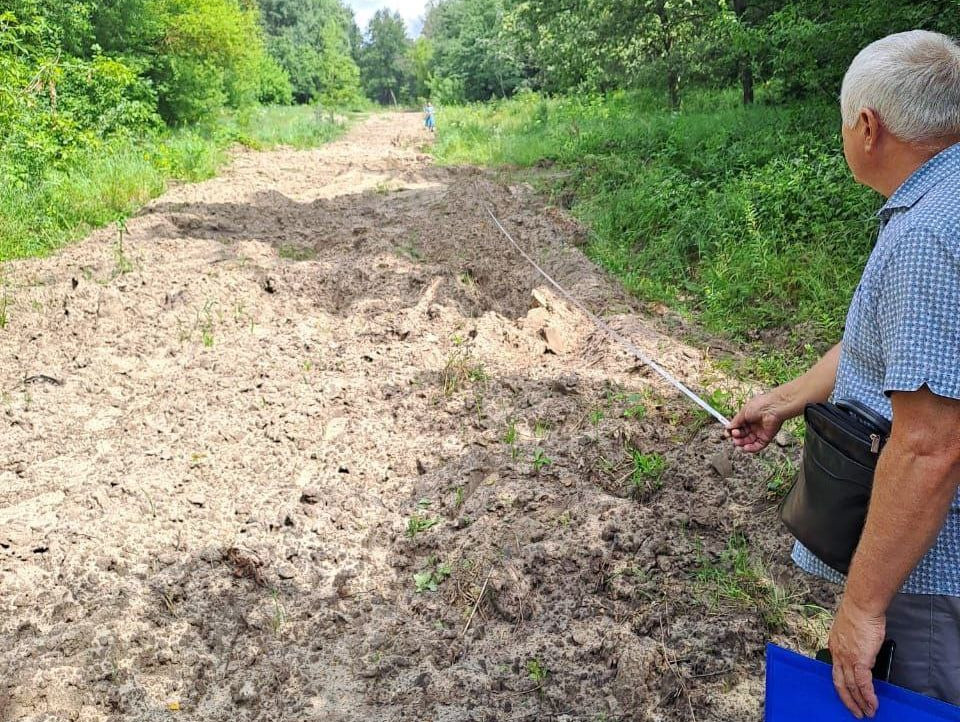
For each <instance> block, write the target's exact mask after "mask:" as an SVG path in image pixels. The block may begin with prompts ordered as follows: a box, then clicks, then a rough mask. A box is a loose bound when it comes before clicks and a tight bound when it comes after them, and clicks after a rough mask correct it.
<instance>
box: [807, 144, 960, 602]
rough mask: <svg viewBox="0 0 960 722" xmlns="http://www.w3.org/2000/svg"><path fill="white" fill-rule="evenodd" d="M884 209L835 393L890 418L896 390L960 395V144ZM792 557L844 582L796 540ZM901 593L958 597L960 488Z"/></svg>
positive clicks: (854, 303) (849, 315)
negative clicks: (892, 399) (926, 390)
mask: <svg viewBox="0 0 960 722" xmlns="http://www.w3.org/2000/svg"><path fill="white" fill-rule="evenodd" d="M878 215H879V217H880V221H881V224H882V225H881V229H880V233H879V236H878V238H877V244H876V246H875V247H874V249H873V252H872V253H871V255H870V258H869V260H868V261H867V265H866V267H865V268H864V271H863V276H862V277H861V279H860V284H859V286H858V287H857V290H856V292H855V293H854V296H853V300H852V301H851V303H850V309H849V311H848V313H847V322H846V327H845V329H844V334H843V343H842V347H841V354H840V363H839V366H838V368H837V381H836V386H835V387H834V394H833V398H834V400H838V399H854V400H857V401H860V402H861V403H864V404H866V405H867V406H869V407H870V408H872V409H874V410H875V411H877V412H879V413H881V414H883V415H884V416H886V417H887V418H888V419H892V418H893V410H892V406H891V403H890V397H889V396H890V394H891V393H892V392H894V391H916V390H917V389H920V388H922V387H923V386H924V385H926V386H927V387H929V389H930V390H931V391H932V392H933V393H935V394H938V395H940V396H946V397H950V398H955V399H960V144H957V145H954V146H951V147H950V148H947V149H946V150H944V151H942V152H941V153H939V154H938V155H936V156H934V157H933V158H932V159H930V160H929V161H927V163H925V164H924V165H923V166H921V167H920V168H919V169H918V170H917V171H916V172H915V173H914V174H913V175H912V176H910V178H908V179H907V180H906V181H905V182H904V183H903V185H901V186H900V187H899V188H898V189H897V191H896V192H895V193H894V194H893V195H892V196H890V198H889V200H888V201H887V203H886V204H885V205H884V206H883V208H882V209H881V210H880V212H879V213H878ZM793 560H794V561H795V562H796V563H797V564H798V565H799V566H800V567H801V568H802V569H804V570H806V571H808V572H810V573H811V574H815V575H817V576H820V577H823V578H825V579H828V580H830V581H833V582H837V583H842V582H843V576H842V575H840V574H839V573H837V572H836V571H834V570H833V569H831V568H830V567H828V566H827V565H826V564H824V563H823V562H821V561H820V560H819V559H818V558H817V557H816V556H814V555H813V553H812V552H810V550H808V549H807V548H806V547H804V546H803V545H802V544H800V543H799V542H798V543H797V544H796V546H795V547H794V550H793ZM901 592H904V593H907V594H945V595H949V596H960V492H958V496H957V498H955V499H954V503H953V506H952V507H951V509H950V512H949V514H948V515H947V520H946V522H945V523H944V525H943V528H942V529H941V530H940V534H939V535H938V537H937V540H936V542H935V543H934V545H933V546H932V547H931V549H930V550H929V551H928V552H927V554H926V555H925V556H924V557H923V559H921V560H920V562H919V564H917V566H916V567H915V568H914V570H913V572H912V573H911V574H910V576H909V577H908V578H907V580H906V582H905V583H904V585H903V587H902V588H901Z"/></svg>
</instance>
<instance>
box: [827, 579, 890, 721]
mask: <svg viewBox="0 0 960 722" xmlns="http://www.w3.org/2000/svg"><path fill="white" fill-rule="evenodd" d="M886 625H887V622H886V618H885V616H884V615H882V614H881V615H879V616H877V615H875V614H871V613H868V612H867V611H866V610H864V609H861V608H860V607H859V606H858V605H857V604H856V603H854V602H853V601H852V600H850V599H849V598H848V597H846V596H845V597H844V598H843V601H841V602H840V608H839V609H838V610H837V616H836V617H835V618H834V620H833V627H832V628H831V630H830V643H829V647H830V655H831V656H832V657H833V686H834V687H835V688H836V690H837V694H839V695H840V699H841V700H843V704H844V705H845V706H846V708H847V709H848V710H850V712H851V713H852V714H853V716H854V717H856V718H857V719H863V717H864V716H867V717H873V716H874V715H875V714H876V713H877V695H876V693H875V692H874V691H873V674H872V673H871V670H872V669H873V665H874V664H875V663H876V660H877V653H878V652H879V651H880V646H881V645H882V644H883V636H884V632H885V631H886Z"/></svg>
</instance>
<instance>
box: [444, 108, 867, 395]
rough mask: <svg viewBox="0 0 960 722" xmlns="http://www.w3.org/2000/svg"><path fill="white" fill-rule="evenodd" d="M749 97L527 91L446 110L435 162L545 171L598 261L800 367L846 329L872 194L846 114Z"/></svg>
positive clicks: (773, 373) (647, 292) (782, 367)
mask: <svg viewBox="0 0 960 722" xmlns="http://www.w3.org/2000/svg"><path fill="white" fill-rule="evenodd" d="M738 100H739V99H738V97H737V94H736V91H731V92H717V91H714V92H701V93H699V94H693V96H692V97H691V102H690V103H689V105H690V106H691V109H689V110H685V111H683V112H681V113H675V112H673V111H671V110H670V109H669V107H668V99H667V98H666V97H665V96H664V97H657V96H656V95H654V94H652V93H639V92H638V93H614V94H610V95H606V96H592V97H591V96H570V97H561V98H547V97H544V96H541V95H538V94H534V93H528V94H523V95H519V96H517V97H515V98H513V99H510V100H506V101H498V102H492V103H485V104H475V105H470V106H460V107H454V108H448V109H446V110H445V112H444V116H443V123H442V124H441V128H440V131H439V134H438V140H437V146H436V152H437V155H438V157H439V158H440V159H441V160H442V161H443V162H445V163H475V164H481V165H491V166H497V167H510V168H532V169H536V174H535V176H534V178H535V179H537V180H538V181H539V182H540V183H541V184H543V185H545V186H546V188H547V190H548V191H549V192H550V193H552V194H553V196H554V199H555V201H556V202H557V203H559V204H562V205H566V206H568V207H570V208H571V209H572V211H573V213H574V215H576V216H577V217H578V218H580V219H581V220H583V221H584V223H585V224H586V225H587V226H588V228H590V229H591V232H590V233H589V236H588V239H587V241H586V244H585V250H586V252H587V254H588V255H589V256H590V257H591V258H593V259H595V260H596V261H598V262H599V263H601V264H602V265H603V266H605V267H606V268H608V269H609V270H610V271H612V272H613V273H614V274H615V275H617V276H618V277H619V278H620V279H621V280H622V281H623V283H624V284H625V286H626V287H627V288H628V289H629V290H631V291H632V292H634V293H635V294H637V295H638V296H640V297H641V298H643V299H647V300H650V301H657V302H662V303H667V304H669V305H671V306H673V307H674V308H675V309H677V310H678V311H680V312H681V313H683V314H684V315H687V316H692V317H694V318H696V319H697V320H698V321H699V322H700V323H701V324H702V325H703V326H705V327H706V328H707V329H708V330H710V331H711V332H714V333H719V334H725V335H728V336H730V337H732V338H735V339H737V340H741V341H750V340H754V341H757V340H766V341H768V342H769V343H772V344H777V345H778V346H780V348H781V350H782V351H785V352H787V356H788V357H789V359H790V360H791V361H797V362H799V359H802V357H804V356H806V355H808V354H809V353H812V352H813V350H815V349H819V348H820V347H822V345H823V344H825V343H827V342H828V340H829V339H836V338H837V337H838V336H839V334H840V330H841V327H842V323H843V315H844V309H845V307H846V304H847V303H848V302H849V298H850V295H851V293H852V291H853V288H854V286H855V284H856V282H857V278H858V276H859V273H860V270H861V268H862V266H863V263H864V261H865V259H866V256H867V254H868V253H869V250H870V247H871V242H872V237H873V233H874V232H875V220H874V217H873V211H874V210H875V207H876V198H875V197H874V196H873V194H872V193H870V192H869V191H867V190H865V189H863V188H861V187H859V186H856V185H855V184H854V183H853V181H852V179H851V178H850V177H849V171H847V169H846V166H845V164H844V160H843V155H842V152H841V149H840V137H839V113H838V111H837V110H836V109H835V108H834V107H832V106H831V105H828V104H826V103H818V104H812V103H806V104H799V103H797V104H791V105H784V106H765V105H758V106H754V107H750V108H743V107H741V106H740V105H739V102H738ZM545 168H548V169H549V170H546V171H544V169H545ZM793 365H794V363H783V362H782V361H781V362H780V363H779V364H768V366H767V367H766V368H757V369H754V370H755V371H757V372H759V373H760V375H762V376H765V377H769V378H776V377H778V376H781V375H789V374H790V373H792V371H793V368H792V367H793Z"/></svg>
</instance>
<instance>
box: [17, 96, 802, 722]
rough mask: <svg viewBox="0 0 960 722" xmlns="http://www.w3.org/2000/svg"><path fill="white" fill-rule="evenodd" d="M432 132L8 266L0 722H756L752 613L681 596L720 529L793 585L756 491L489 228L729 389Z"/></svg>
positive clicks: (204, 189)
mask: <svg viewBox="0 0 960 722" xmlns="http://www.w3.org/2000/svg"><path fill="white" fill-rule="evenodd" d="M428 141H429V136H427V135H426V134H425V132H424V131H423V130H422V128H421V126H420V122H419V116H417V115H410V114H407V115H402V114H400V115H384V116H375V117H371V118H369V119H367V120H366V121H364V122H362V123H360V124H358V125H357V126H355V127H354V128H353V129H352V130H351V131H350V132H349V133H348V134H347V135H346V136H345V137H344V138H343V139H342V140H339V141H337V142H334V143H331V144H329V145H327V146H324V147H322V148H320V149H317V150H311V151H294V150H275V151H271V152H252V151H240V152H238V153H237V154H236V157H235V158H234V160H233V162H232V163H231V165H230V166H229V167H228V168H227V169H226V170H225V171H224V173H223V174H222V175H221V176H219V177H217V178H214V179H212V180H209V181H206V182H204V183H199V184H194V185H182V186H178V187H176V188H174V189H172V190H170V191H169V192H168V193H167V194H166V195H164V196H163V197H161V198H159V199H157V200H156V201H154V202H152V203H151V204H149V205H148V206H147V207H146V208H145V209H144V210H143V211H142V212H141V213H140V214H139V215H138V216H137V217H135V218H133V219H131V220H129V221H128V223H127V226H128V229H129V232H128V234H126V235H125V236H124V238H123V243H122V246H121V245H120V244H119V243H118V242H117V236H116V231H115V229H111V228H107V229H103V230H100V231H97V232H95V233H93V234H92V235H91V236H90V237H88V238H87V239H86V240H84V241H83V242H80V243H77V244H75V245H71V246H69V247H68V248H65V249H63V251H62V252H60V253H58V254H57V255H55V256H52V257H49V258H44V259H32V260H26V261H18V262H15V263H9V264H7V265H6V267H5V269H4V282H5V283H6V288H7V297H8V299H9V301H8V309H7V314H8V319H9V320H8V323H7V325H6V327H5V328H3V329H2V330H0V389H2V406H0V419H2V423H3V433H2V436H0V668H2V669H4V670H5V673H4V675H2V677H0V720H3V721H4V722H6V721H13V720H106V719H117V720H120V719H123V720H138V721H144V722H146V721H152V720H170V719H182V720H203V721H220V720H222V721H224V722H226V721H228V720H229V721H230V722H233V721H235V720H304V721H306V720H324V721H328V720H330V721H332V720H389V721H393V720H413V719H423V720H451V721H452V720H505V719H514V720H520V719H528V720H534V719H538V720H542V719H567V720H581V719H583V720H588V719H589V720H593V719H608V720H612V719H638V720H647V719H650V720H660V719H663V720H666V719H671V720H672V719H691V718H692V717H691V715H694V714H695V715H696V719H698V720H703V719H723V720H727V721H728V722H730V721H735V720H754V719H758V717H759V712H758V708H757V704H758V698H759V690H760V682H759V677H760V669H761V666H760V665H761V654H762V642H763V641H764V639H765V638H766V637H767V636H769V635H768V633H767V632H766V630H764V629H763V627H762V625H761V624H759V623H758V621H757V620H758V619H759V615H760V612H758V611H757V610H751V609H749V608H748V607H743V606H736V605H733V606H730V605H726V606H725V605H723V604H721V605H720V606H717V605H711V604H710V603H709V601H708V600H704V598H703V596H704V595H703V593H702V588H701V587H700V586H697V584H698V583H697V581H696V574H695V572H696V570H697V569H698V568H701V567H702V565H703V564H704V563H705V561H704V560H718V559H720V554H721V552H722V550H723V549H724V548H725V547H726V545H727V543H728V540H729V539H730V536H731V534H732V533H733V532H734V530H736V531H739V532H741V533H743V534H744V535H746V537H747V538H748V539H749V541H750V543H751V545H752V547H753V548H754V549H755V550H756V553H757V554H760V555H762V556H763V557H765V558H767V559H769V560H773V561H771V566H770V569H771V574H772V575H773V576H775V577H776V578H778V579H779V580H781V581H782V582H783V583H785V584H787V585H792V584H795V577H794V574H793V572H792V571H791V570H790V569H789V567H788V566H787V564H786V550H787V548H788V542H787V540H786V539H785V538H784V537H783V536H782V535H781V534H780V532H779V530H778V528H777V526H776V522H775V521H774V515H773V513H772V511H771V509H772V503H771V502H770V501H769V500H767V499H766V498H765V497H764V496H763V490H762V484H761V477H760V472H759V471H758V468H759V467H758V466H757V464H756V463H755V462H746V461H744V460H735V461H734V464H733V465H732V466H730V465H729V464H727V463H725V461H724V459H725V456H724V453H725V452H724V449H725V448H726V447H725V444H724V442H723V441H722V440H721V438H720V437H721V434H720V429H719V427H718V426H717V425H716V424H714V423H712V422H705V421H703V420H700V419H699V418H698V417H697V416H696V415H695V414H694V412H693V411H691V410H690V409H689V407H688V405H687V404H685V403H684V402H682V401H680V400H678V399H676V398H675V395H674V394H673V393H671V392H670V391H669V390H667V389H666V388H664V387H663V385H662V384H661V383H659V382H657V381H656V380H655V379H653V378H651V377H650V376H649V374H647V373H645V372H644V371H642V370H638V369H637V367H636V364H635V363H634V362H633V361H632V360H631V359H630V358H629V357H628V356H627V355H626V354H625V353H624V352H622V351H621V350H620V349H618V348H615V347H612V346H610V345H609V343H608V342H607V341H606V340H605V339H604V337H603V336H602V335H601V334H598V333H595V332H594V330H593V329H592V328H591V327H590V325H589V323H587V322H586V320H585V319H584V318H583V317H581V316H580V315H578V314H577V313H575V312H573V311H572V310H571V309H569V308H567V307H566V305H565V304H564V303H563V302H561V301H559V300H558V299H557V298H556V297H555V296H554V295H553V294H551V293H550V292H549V291H548V290H546V289H545V288H543V286H544V284H543V282H542V280H541V279H540V278H539V277H538V276H537V275H536V273H535V272H534V271H533V270H532V269H530V268H529V267H528V266H527V265H525V264H524V263H523V262H522V261H521V260H520V259H519V258H518V257H517V256H516V255H515V253H513V252H512V251H511V249H510V248H509V247H508V246H507V245H506V243H505V241H504V239H503V238H502V237H501V236H500V235H499V233H498V232H497V230H496V229H495V228H494V227H493V226H492V225H491V223H490V220H489V218H488V216H487V215H486V210H485V205H484V204H485V203H489V204H490V205H491V206H492V207H493V209H494V210H495V212H496V213H497V215H498V217H499V218H501V219H502V220H503V222H504V224H505V225H506V226H507V228H509V229H510V231H511V232H512V233H514V234H515V236H516V237H517V238H518V240H520V241H521V242H522V243H523V244H525V246H526V248H528V249H529V250H530V252H531V253H532V254H533V255H534V256H535V257H536V258H537V259H538V261H539V262H541V263H542V264H543V265H544V267H545V268H546V269H547V270H548V272H549V273H550V274H551V275H553V276H554V277H555V278H557V280H558V281H559V282H560V283H561V284H563V285H564V286H565V287H566V288H568V289H569V290H570V291H572V292H573V293H574V294H575V295H576V296H577V297H578V298H579V299H581V300H583V301H584V302H585V303H586V304H587V305H588V306H589V307H590V308H591V309H592V310H594V311H595V312H597V313H601V314H603V315H604V317H605V319H606V320H607V321H608V322H609V323H611V324H612V325H614V326H615V327H616V328H617V329H618V330H619V331H621V332H622V333H625V334H626V335H628V336H629V337H630V338H631V339H632V340H633V341H634V342H635V343H637V344H638V345H639V346H640V347H641V348H642V349H643V350H644V351H645V352H646V353H649V354H650V355H652V356H655V357H656V358H658V359H659V360H660V361H661V362H662V363H663V364H664V365H665V366H667V367H668V368H670V369H671V370H673V371H674V372H677V373H678V374H679V375H680V376H681V378H683V379H684V380H685V381H686V382H688V383H689V384H690V385H691V386H693V387H695V388H701V389H702V388H705V387H713V386H716V385H718V384H721V383H724V381H723V379H721V378H720V377H719V376H718V375H717V374H716V372H714V371H712V370H711V365H710V363H709V362H708V361H707V360H706V359H704V357H703V354H702V353H701V352H700V351H698V350H696V349H694V348H691V347H689V346H686V345H684V344H682V343H679V342H677V341H675V340H672V339H671V338H669V337H667V336H665V335H663V334H662V333H661V332H659V331H658V330H656V328H655V325H654V324H652V323H651V322H649V321H648V320H645V319H644V318H643V317H642V316H640V315H637V314H635V313H632V312H631V311H633V310H634V306H633V303H632V301H631V299H630V298H629V297H628V296H627V295H626V294H625V293H624V292H623V291H622V290H621V288H620V287H619V286H618V285H617V284H616V283H615V282H614V281H613V280H611V279H610V278H609V277H608V276H606V275H605V274H604V273H603V272H601V271H600V270H599V269H597V268H596V267H595V266H593V264H591V263H590V262H589V261H588V260H587V259H586V258H585V257H584V256H583V254H582V253H581V252H580V251H579V250H578V249H577V247H576V245H575V242H576V241H577V239H579V238H582V235H583V234H582V229H581V228H580V227H579V226H578V224H577V223H576V222H575V221H573V220H572V219H570V218H569V217H568V216H567V215H566V214H565V213H563V212H562V211H560V210H557V209H555V208H553V207H550V206H548V205H546V204H545V203H544V202H543V200H542V199H540V198H538V197H537V196H536V195H535V194H534V193H533V192H532V190H531V189H530V188H529V186H526V185H524V184H519V185H503V184H501V183H499V182H497V180H496V179H495V178H494V177H493V176H491V175H489V174H487V173H485V172H481V171H479V170H476V169H470V168H458V169H445V168H438V167H436V166H434V165H432V162H431V159H430V157H429V156H428V155H427V154H426V153H425V151H424V150H423V148H424V147H425V144H427V143H428ZM534 291H536V293H534ZM545 329H549V331H548V332H547V333H546V334H545ZM545 336H546V337H547V338H549V339H551V342H552V343H551V344H550V345H551V346H552V347H551V348H548V343H547V341H546V340H545ZM505 438H506V439H508V440H509V439H511V438H512V441H510V442H509V443H508V442H505V441H504V439H505ZM634 453H643V454H647V455H650V458H655V457H653V456H652V455H653V454H661V455H662V456H663V458H664V459H665V462H666V470H665V471H664V472H663V474H662V475H661V476H659V477H658V476H657V474H656V472H655V470H654V472H653V473H651V474H650V476H649V477H642V475H641V476H636V477H635V476H632V475H631V468H632V467H631V466H630V464H631V461H630V460H631V458H632V455H633V454H634ZM718 453H719V456H717V455H718ZM534 459H537V460H538V461H537V462H536V463H535V462H534ZM710 459H713V461H714V466H719V467H721V472H722V474H723V476H726V477H727V478H726V479H722V478H721V476H720V475H719V474H718V473H717V472H716V471H714V470H712V469H711V468H710V465H709V464H708V460H710ZM538 467H539V468H538ZM727 467H729V468H727ZM633 479H636V482H637V483H636V484H631V480H633ZM411 519H412V520H413V521H411ZM418 520H419V522H418ZM431 522H435V523H433V524H431ZM418 530H419V531H418ZM408 531H409V532H411V533H412V535H411V534H408V533H407V532H408ZM414 532H416V533H414ZM698 565H699V566H698ZM415 574H419V575H420V576H418V579H419V582H415V580H414V575H415ZM431 575H432V576H431ZM448 575H449V576H448ZM418 583H419V585H420V586H421V587H429V586H432V585H434V584H435V585H436V586H437V591H429V590H426V591H421V592H418V591H417V590H416V586H417V584H418ZM468 620H469V623H468ZM465 628H466V631H464V630H465ZM790 628H791V629H793V630H795V629H797V627H796V626H791V627H790ZM538 665H539V667H538ZM538 668H542V669H544V670H548V672H546V673H545V674H546V676H545V677H544V676H543V675H542V674H540V673H539V672H538ZM174 707H179V711H172V710H173V708H174ZM604 715H605V716H604Z"/></svg>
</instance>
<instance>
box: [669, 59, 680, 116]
mask: <svg viewBox="0 0 960 722" xmlns="http://www.w3.org/2000/svg"><path fill="white" fill-rule="evenodd" d="M667 91H668V92H669V93H670V107H671V108H672V109H673V110H678V109H679V108H680V75H679V73H677V71H676V70H674V69H673V68H671V69H670V70H668V71H667Z"/></svg>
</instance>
